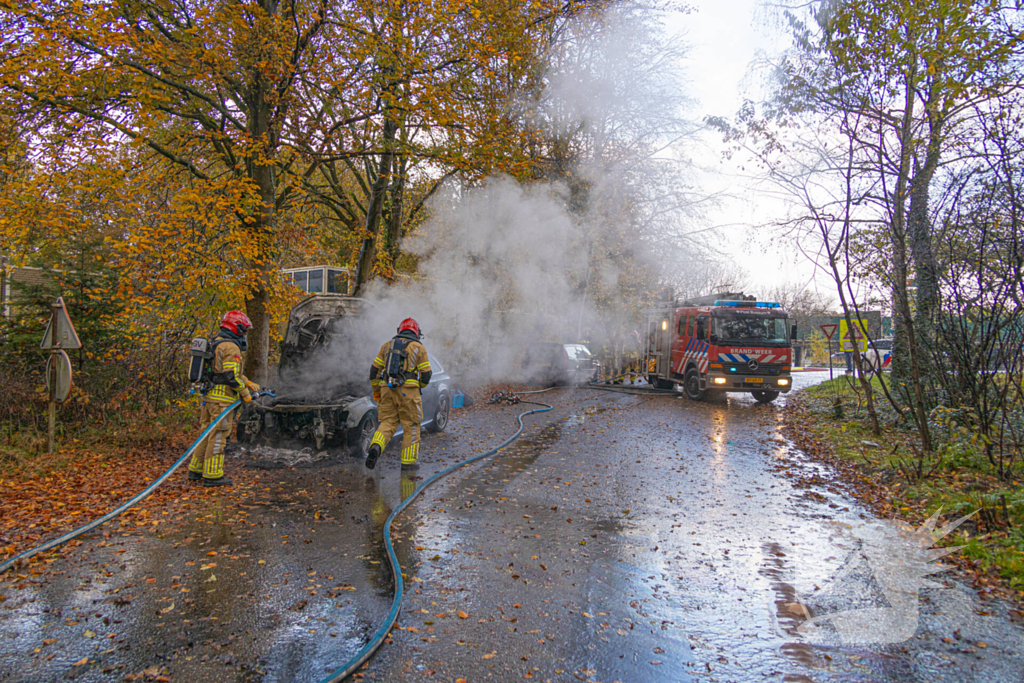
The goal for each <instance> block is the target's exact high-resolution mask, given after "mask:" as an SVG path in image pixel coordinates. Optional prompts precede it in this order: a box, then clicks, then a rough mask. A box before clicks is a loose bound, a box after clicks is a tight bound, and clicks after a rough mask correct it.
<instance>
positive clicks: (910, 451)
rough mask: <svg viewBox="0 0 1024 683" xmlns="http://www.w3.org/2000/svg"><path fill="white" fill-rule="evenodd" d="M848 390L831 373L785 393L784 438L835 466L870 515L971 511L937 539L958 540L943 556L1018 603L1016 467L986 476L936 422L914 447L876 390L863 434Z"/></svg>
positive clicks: (1023, 574)
mask: <svg viewBox="0 0 1024 683" xmlns="http://www.w3.org/2000/svg"><path fill="white" fill-rule="evenodd" d="M875 382H876V385H877V379H876V380H875ZM857 389H859V385H858V386H856V387H854V386H853V385H852V383H851V381H850V380H849V379H848V378H846V377H838V378H836V379H834V380H830V381H827V382H823V383H822V384H819V385H817V386H815V387H811V388H809V389H807V390H805V391H802V392H800V393H799V394H796V395H794V396H793V397H792V398H791V399H790V401H789V404H788V405H787V408H786V430H787V435H788V436H789V438H791V439H792V440H793V441H794V443H796V444H797V446H799V447H800V448H801V449H802V450H804V451H805V452H807V453H809V454H810V455H812V456H814V457H817V458H819V459H822V460H826V461H828V462H829V463H830V464H832V465H833V466H835V468H836V469H837V470H838V471H839V473H840V475H841V478H842V479H843V480H844V482H845V483H846V484H847V485H848V487H849V488H850V489H851V491H852V492H853V493H854V495H856V496H857V497H858V498H859V499H860V500H861V501H862V502H864V503H865V504H866V505H867V506H868V507H870V508H871V509H872V510H873V511H874V512H876V514H879V515H880V516H883V517H897V518H900V519H903V520H906V521H908V522H910V523H912V524H915V525H916V524H920V523H921V522H922V521H924V520H925V519H927V518H928V517H929V516H930V515H931V514H933V513H934V512H936V511H937V510H940V509H941V510H942V516H943V519H944V521H947V522H948V521H951V520H953V519H956V518H957V517H960V516H962V515H966V514H968V513H971V512H974V511H977V514H975V516H974V517H972V518H971V519H970V520H968V521H967V522H965V523H964V524H963V525H961V526H960V527H959V529H958V530H957V531H956V532H954V533H953V534H951V535H950V536H949V537H947V538H946V539H944V540H943V541H942V542H941V544H942V545H961V546H964V548H963V549H962V550H961V551H960V553H958V554H957V555H954V556H951V558H950V559H951V560H952V561H954V562H955V563H956V564H957V565H958V566H959V567H960V568H961V569H964V570H967V571H968V572H969V573H970V575H971V576H972V577H973V581H974V583H975V585H976V586H978V587H980V588H983V589H987V590H989V591H990V592H997V593H1001V594H1004V595H1005V596H1006V597H1010V598H1012V599H1015V600H1016V601H1018V602H1024V486H1022V485H1021V480H1020V477H1021V473H1020V472H1018V473H1017V475H1016V478H1010V479H1000V478H999V477H998V476H996V473H995V471H994V469H993V468H992V467H991V466H990V464H989V462H988V460H987V459H986V458H985V457H984V455H983V453H982V451H981V449H980V448H978V447H977V443H976V441H975V440H973V439H972V438H971V436H970V434H968V433H967V432H966V431H965V430H958V429H946V430H944V431H943V430H937V432H939V433H940V439H939V440H938V442H939V445H938V447H937V449H936V452H935V453H933V454H923V453H922V452H921V450H920V448H919V447H918V439H917V434H916V432H915V430H913V429H912V428H910V427H908V426H906V425H905V423H904V422H901V421H899V420H898V419H897V415H896V413H895V411H894V410H893V409H892V408H891V407H890V406H889V405H888V404H887V403H884V400H885V399H884V397H882V396H881V393H880V391H878V392H876V394H875V396H876V408H877V409H878V412H879V417H880V422H881V423H882V431H881V434H880V435H875V434H872V433H871V429H870V423H869V420H868V416H867V412H866V409H865V407H864V404H863V400H862V396H860V395H859V393H858V391H857ZM880 402H881V403H882V405H879V403H880ZM837 405H838V408H837Z"/></svg>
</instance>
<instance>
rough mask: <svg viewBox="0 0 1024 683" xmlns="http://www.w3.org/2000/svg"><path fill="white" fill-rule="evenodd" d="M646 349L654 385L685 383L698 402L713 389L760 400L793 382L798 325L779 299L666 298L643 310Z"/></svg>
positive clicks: (772, 397)
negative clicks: (793, 343) (708, 300)
mask: <svg viewBox="0 0 1024 683" xmlns="http://www.w3.org/2000/svg"><path fill="white" fill-rule="evenodd" d="M643 330H644V333H643V336H642V342H641V343H642V349H641V351H642V353H643V355H644V363H645V365H644V367H645V368H646V370H647V379H648V381H650V382H651V384H653V385H655V386H657V387H659V388H662V389H671V388H674V387H675V385H676V384H681V385H682V388H683V392H684V393H685V394H686V396H687V397H688V398H690V399H693V400H694V401H699V400H701V399H703V398H704V397H705V395H706V394H707V393H708V392H713V391H716V392H717V391H721V392H727V391H731V392H745V393H750V394H753V396H754V398H755V399H757V400H758V401H759V402H761V403H768V402H770V401H774V400H775V399H776V398H777V397H778V395H779V393H780V392H782V393H785V392H787V391H789V390H790V389H791V388H792V386H793V382H792V378H791V375H790V369H791V359H792V348H791V346H790V342H791V340H792V339H793V338H795V336H796V326H795V325H794V326H793V327H792V329H791V328H790V327H789V314H788V313H786V311H784V310H782V307H781V306H780V305H779V304H777V303H769V302H766V301H732V300H726V301H722V300H716V301H715V302H714V304H711V305H701V302H700V301H699V300H698V301H697V302H685V301H684V302H666V303H663V304H660V305H658V306H656V307H655V308H651V309H649V310H647V311H646V312H645V313H644V325H643Z"/></svg>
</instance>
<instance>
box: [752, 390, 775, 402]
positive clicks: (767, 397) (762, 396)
mask: <svg viewBox="0 0 1024 683" xmlns="http://www.w3.org/2000/svg"><path fill="white" fill-rule="evenodd" d="M750 393H752V394H753V395H754V400H756V401H757V402H758V403H771V402H772V401H774V400H775V399H777V398H778V397H779V392H777V391H752V392H750Z"/></svg>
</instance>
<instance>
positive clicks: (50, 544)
mask: <svg viewBox="0 0 1024 683" xmlns="http://www.w3.org/2000/svg"><path fill="white" fill-rule="evenodd" d="M241 402H242V401H241V400H237V401H235V402H234V403H232V404H231V405H230V406H228V407H227V408H225V409H224V411H223V412H221V414H220V415H218V416H217V419H216V420H214V421H213V422H212V423H211V424H210V426H209V427H207V428H206V429H204V430H203V433H202V434H200V435H199V438H198V439H196V440H195V443H193V444H192V445H191V446H190V447H189V449H188V450H187V451H185V454H184V455H182V456H181V457H180V458H178V460H177V461H176V462H175V463H174V464H173V465H171V467H170V469H168V470H167V471H166V472H164V473H163V474H161V475H160V476H159V477H157V478H156V480H155V481H154V482H153V483H152V484H150V485H149V486H147V487H146V488H144V489H142V492H141V493H139V494H138V495H136V496H135V497H134V498H132V499H130V500H129V501H128V502H126V503H124V504H122V505H120V506H119V507H117V508H115V509H113V510H111V511H110V512H108V513H107V514H105V515H103V516H102V517H99V518H97V519H94V520H93V521H91V522H89V523H88V524H86V525H84V526H80V527H78V528H77V529H74V530H73V531H69V532H68V533H66V534H64V535H63V536H59V537H57V538H55V539H53V540H51V541H47V542H46V543H43V544H42V545H39V546H36V547H35V548H31V549H29V550H26V551H25V552H23V553H21V554H19V555H15V556H14V557H12V558H11V559H9V560H7V561H6V562H4V563H3V564H0V574H3V573H4V572H5V571H7V570H8V569H10V568H11V567H13V566H14V565H15V564H17V563H18V562H19V561H20V560H27V559H28V558H30V557H32V556H33V555H38V554H39V553H44V552H46V551H47V550H51V549H52V548H56V547H57V546H59V545H63V544H64V543H67V542H68V541H70V540H71V539H73V538H75V537H77V536H81V535H82V534H84V533H87V532H89V531H92V530H93V529H95V528H96V527H98V526H100V525H101V524H104V523H105V522H109V521H110V520H112V519H114V518H115V517H117V516H118V515H120V514H122V513H123V512H125V511H126V510H128V509H129V508H131V507H133V506H134V505H136V504H137V503H138V502H139V501H141V500H144V499H145V498H148V497H149V495H150V494H151V493H153V491H155V490H156V487H157V486H159V485H160V484H162V483H164V482H165V481H167V478H168V477H170V476H171V475H172V474H174V470H176V469H178V467H179V466H180V465H181V463H183V462H185V461H186V460H188V459H189V458H190V457H192V453H193V452H195V450H196V448H198V446H199V444H200V443H202V441H203V439H205V438H206V435H207V434H209V433H210V432H211V431H213V428H214V427H216V426H217V425H219V424H220V421H221V420H223V419H224V418H225V417H227V416H228V414H230V413H231V411H232V410H234V409H235V408H237V407H238V406H239V404H240V403H241Z"/></svg>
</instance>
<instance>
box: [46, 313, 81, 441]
mask: <svg viewBox="0 0 1024 683" xmlns="http://www.w3.org/2000/svg"><path fill="white" fill-rule="evenodd" d="M39 348H41V349H44V350H46V349H48V350H49V351H50V357H49V359H48V360H47V361H46V388H47V389H48V390H49V398H50V405H49V416H48V418H49V419H48V420H47V425H46V427H47V429H46V452H47V453H50V454H52V453H53V449H54V437H55V434H56V431H57V402H58V401H64V400H65V399H66V398H67V397H68V395H69V394H70V393H71V359H70V358H68V354H66V353H65V352H64V349H80V348H82V342H81V340H79V338H78V333H77V332H76V331H75V326H74V325H73V324H72V322H71V316H69V315H68V308H67V306H66V305H65V304H64V299H63V298H62V297H57V300H56V301H54V302H53V303H52V304H50V321H49V322H48V323H47V324H46V331H45V332H44V333H43V341H42V342H40V343H39Z"/></svg>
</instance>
